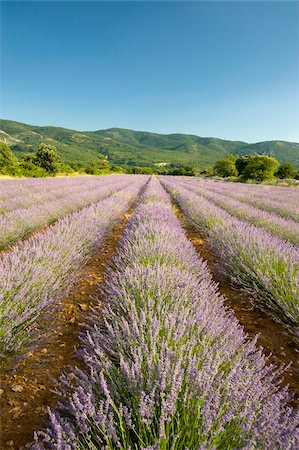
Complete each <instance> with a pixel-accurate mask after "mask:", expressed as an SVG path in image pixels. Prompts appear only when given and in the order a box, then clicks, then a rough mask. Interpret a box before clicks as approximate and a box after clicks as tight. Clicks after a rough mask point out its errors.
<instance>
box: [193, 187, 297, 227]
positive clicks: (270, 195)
mask: <svg viewBox="0 0 299 450" xmlns="http://www.w3.org/2000/svg"><path fill="white" fill-rule="evenodd" d="M185 181H187V182H188V183H189V184H190V185H192V186H198V187H200V188H202V189H204V190H211V191H213V192H215V193H218V194H225V195H226V196H227V197H231V198H234V199H236V200H239V201H240V202H242V203H245V204H249V205H252V206H254V207H256V208H258V209H262V210H265V211H268V212H270V213H275V214H277V215H279V216H281V217H283V218H286V219H291V220H293V221H296V222H299V189H298V188H287V187H279V186H266V185H265V186H263V185H255V184H253V185H249V184H244V183H228V182H221V181H217V182H215V181H210V180H209V181H204V180H198V181H197V180H196V181H195V180H191V181H190V179H189V180H185Z"/></svg>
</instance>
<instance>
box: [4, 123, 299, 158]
mask: <svg viewBox="0 0 299 450" xmlns="http://www.w3.org/2000/svg"><path fill="white" fill-rule="evenodd" d="M0 140H4V141H6V142H7V143H8V144H9V145H10V147H11V149H12V150H13V151H14V152H15V153H16V154H18V155H20V154H21V153H24V152H30V151H35V150H36V148H37V146H38V144H39V143H40V142H48V143H51V144H53V145H55V146H56V147H57V149H58V152H59V154H60V156H61V159H62V160H63V161H64V162H66V163H78V162H82V163H83V164H87V163H88V162H90V161H92V160H95V159H96V157H97V154H98V153H103V154H105V155H107V156H108V159H109V161H110V162H112V163H115V164H120V165H122V164H128V165H135V166H136V165H137V166H152V165H154V164H157V163H169V164H171V163H172V164H192V165H197V166H200V167H204V166H206V165H211V164H214V163H215V161H216V160H217V159H219V158H222V157H223V156H224V155H225V154H227V153H237V154H240V155H245V154H253V153H261V154H267V155H271V156H274V157H276V158H277V159H279V161H281V162H284V161H288V162H292V163H293V164H295V165H296V166H297V167H299V144H298V143H293V142H285V141H265V142H258V143H255V144H248V143H246V142H240V141H227V140H223V139H218V138H202V137H199V136H195V135H189V134H178V133H175V134H158V133H149V132H145V131H133V130H127V129H122V128H110V129H108V130H99V131H83V132H82V131H76V130H69V129H67V128H60V127H49V126H45V127H38V126H33V125H27V124H23V123H20V122H13V121H11V120H0Z"/></svg>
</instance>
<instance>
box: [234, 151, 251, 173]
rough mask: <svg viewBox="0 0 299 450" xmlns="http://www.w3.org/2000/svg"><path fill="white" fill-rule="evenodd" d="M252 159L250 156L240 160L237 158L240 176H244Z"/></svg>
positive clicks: (242, 157)
mask: <svg viewBox="0 0 299 450" xmlns="http://www.w3.org/2000/svg"><path fill="white" fill-rule="evenodd" d="M250 159H251V156H250V155H245V156H241V157H240V158H237V160H236V169H237V171H238V174H239V175H242V174H243V172H244V170H245V168H246V166H247V164H248V163H249V162H250Z"/></svg>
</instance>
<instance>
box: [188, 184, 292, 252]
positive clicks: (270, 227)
mask: <svg viewBox="0 0 299 450" xmlns="http://www.w3.org/2000/svg"><path fill="white" fill-rule="evenodd" d="M187 185H188V187H189V188H190V189H191V190H192V191H193V192H195V193H198V194H199V195H203V196H204V197H205V198H207V199H208V200H210V201H211V202H213V203H214V204H215V205H217V206H219V207H220V208H222V209H225V210H226V211H227V212H228V213H229V214H231V215H232V216H235V217H237V218H238V219H241V220H244V221H246V222H249V223H251V224H253V225H256V226H258V227H261V228H265V229H266V230H267V231H269V232H270V233H271V234H273V235H274V236H278V237H279V238H281V239H284V240H286V241H290V242H291V243H292V244H294V245H296V246H299V221H295V220H293V219H291V218H287V217H281V216H280V215H278V214H277V213H275V212H268V211H264V210H262V209H261V208H257V207H256V206H253V205H251V204H248V203H246V202H244V201H240V200H237V199H235V198H233V197H232V196H231V195H229V194H230V191H227V190H226V189H223V191H222V190H221V188H217V189H215V188H214V184H213V183H211V182H204V183H198V182H192V181H191V182H190V181H189V182H187ZM293 190H294V189H293ZM298 193H299V190H298ZM254 195H255V194H254ZM284 195H286V196H288V195H289V190H287V191H286V194H284ZM247 198H248V199H249V201H250V199H252V200H253V201H256V200H255V197H250V196H248V197H247ZM285 203H286V202H284V206H283V207H285ZM275 204H276V205H277V206H279V204H280V203H279V202H278V201H277V200H276V203H275ZM298 205H299V196H298ZM280 208H282V207H281V206H280ZM284 211H285V212H286V210H284Z"/></svg>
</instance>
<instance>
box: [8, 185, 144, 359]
mask: <svg viewBox="0 0 299 450" xmlns="http://www.w3.org/2000/svg"><path fill="white" fill-rule="evenodd" d="M146 180H147V177H137V178H134V179H133V181H132V178H131V181H132V183H131V184H130V185H129V186H127V187H125V188H123V189H122V190H121V191H119V192H117V191H118V190H119V187H120V185H119V183H112V184H111V186H110V187H109V188H106V190H105V194H106V196H108V195H109V197H108V198H106V199H105V200H102V201H100V202H97V203H95V204H92V205H91V206H89V207H87V208H84V209H83V210H81V211H80V212H77V213H73V214H71V215H69V216H66V217H65V218H63V219H61V220H60V221H58V222H57V223H56V224H55V225H53V226H52V227H50V228H48V229H47V231H46V232H44V233H40V234H38V235H37V236H36V237H32V238H30V239H29V240H27V241H25V242H23V243H20V244H18V245H16V246H15V247H14V248H13V249H12V251H10V252H7V253H3V254H2V257H1V260H0V349H1V351H2V352H6V351H15V350H17V349H19V348H20V347H21V346H23V345H24V344H25V343H32V341H33V340H34V338H36V337H37V336H36V333H34V329H35V328H36V325H37V324H36V322H37V320H38V318H39V317H40V315H41V314H44V313H45V311H46V310H49V305H50V304H52V305H55V304H57V303H58V301H59V299H60V298H61V297H62V296H63V295H65V293H66V292H67V289H68V286H70V285H71V284H72V281H73V280H74V278H75V277H76V271H77V270H78V268H79V267H81V266H82V264H84V262H85V260H86V258H87V256H88V255H89V254H90V253H91V252H92V251H93V249H94V247H95V246H97V248H98V247H99V246H100V245H101V243H102V242H103V241H104V239H105V237H106V236H107V234H108V233H109V232H110V231H111V229H112V227H113V226H114V225H115V223H116V222H117V220H118V219H119V218H120V215H121V214H122V213H123V212H124V211H125V210H126V209H127V208H128V207H129V205H130V204H131V203H132V201H133V200H134V199H136V197H137V195H138V192H139V191H140V189H141V187H142V186H143V185H144V184H145V183H146ZM126 184H127V181H126Z"/></svg>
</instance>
